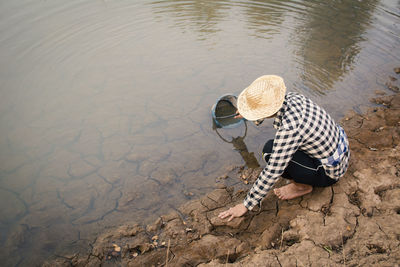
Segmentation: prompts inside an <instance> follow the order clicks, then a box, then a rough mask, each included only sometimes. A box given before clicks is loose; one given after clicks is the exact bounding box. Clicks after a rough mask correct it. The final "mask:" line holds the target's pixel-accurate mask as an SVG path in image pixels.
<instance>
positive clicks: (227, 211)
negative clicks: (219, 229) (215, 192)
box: [218, 209, 232, 219]
mask: <svg viewBox="0 0 400 267" xmlns="http://www.w3.org/2000/svg"><path fill="white" fill-rule="evenodd" d="M229 215H232V213H231V209H229V210H226V211H223V212H221V213H220V214H219V215H218V217H219V218H221V219H225V218H226V217H228V216H229Z"/></svg>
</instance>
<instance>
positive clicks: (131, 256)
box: [44, 75, 400, 267]
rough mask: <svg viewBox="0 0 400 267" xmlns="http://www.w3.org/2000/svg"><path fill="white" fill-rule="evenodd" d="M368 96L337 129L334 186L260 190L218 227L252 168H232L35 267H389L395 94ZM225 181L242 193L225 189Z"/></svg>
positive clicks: (399, 163)
mask: <svg viewBox="0 0 400 267" xmlns="http://www.w3.org/2000/svg"><path fill="white" fill-rule="evenodd" d="M398 76H399V75H398ZM397 78H398V77H397ZM395 79H396V78H395V77H391V81H392V82H393V81H395ZM388 87H389V89H391V90H393V91H396V90H398V88H397V87H396V86H394V85H393V84H391V83H390V84H388ZM390 87H391V88H390ZM377 94H381V96H378V97H377V98H375V99H373V102H375V103H376V104H377V106H376V107H373V108H371V109H369V110H368V111H367V112H365V113H364V114H363V115H360V114H357V113H355V112H351V113H350V114H348V115H347V116H346V117H345V118H344V119H343V121H342V123H341V124H342V125H343V127H344V128H345V130H346V132H347V134H348V136H349V140H350V147H351V153H352V156H351V162H350V167H349V170H348V171H347V173H346V175H345V176H344V177H343V178H342V179H341V180H340V182H338V183H337V184H335V185H333V186H331V187H328V188H317V189H315V190H314V191H313V192H312V193H311V194H309V195H306V196H304V197H301V198H298V199H295V200H290V201H282V200H279V199H278V198H277V197H276V196H274V195H273V194H269V195H268V197H267V198H266V199H265V200H264V201H263V203H262V206H261V209H259V210H256V211H253V212H250V213H248V214H247V215H246V216H244V217H242V218H236V219H234V220H233V221H231V222H229V223H227V222H226V221H224V220H221V219H219V218H218V217H217V215H218V213H219V212H221V211H223V210H225V209H226V208H227V207H230V206H233V205H235V204H236V203H238V202H240V201H242V200H243V197H244V196H245V194H246V192H247V188H248V187H250V185H251V184H252V182H253V181H254V180H255V179H256V177H257V175H258V173H259V172H260V170H261V169H260V168H258V169H245V168H244V167H240V166H232V168H230V169H229V170H227V172H226V176H222V177H218V178H217V179H216V181H217V183H216V189H215V190H214V191H213V192H211V193H209V194H208V195H206V196H204V197H203V198H201V199H198V200H194V201H191V202H189V203H187V204H186V205H184V206H182V207H181V208H180V209H178V210H176V211H175V212H173V213H171V214H167V215H164V216H161V217H160V218H159V219H157V220H156V221H155V222H154V223H153V224H151V225H148V226H146V227H143V226H140V225H130V224H129V223H128V224H126V225H124V226H121V227H119V228H117V229H111V230H108V231H106V232H105V233H104V234H102V235H101V236H99V237H98V238H97V239H96V240H95V241H94V242H93V244H92V247H91V248H89V249H88V251H87V253H86V254H84V255H82V254H75V255H64V256H62V257H61V256H60V257H58V258H56V259H53V260H49V261H48V262H46V263H45V264H44V265H45V266H55V265H59V266H70V265H73V266H99V265H102V266H120V265H121V266H203V267H205V266H226V265H229V266H398V265H397V264H398V263H399V262H400V227H399V225H400V94H399V93H397V94H394V95H383V92H377ZM225 179H237V180H238V181H241V182H242V187H241V186H237V187H235V188H231V187H226V186H225V185H224V180H225Z"/></svg>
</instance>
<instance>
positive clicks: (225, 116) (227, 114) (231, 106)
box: [211, 94, 245, 128]
mask: <svg viewBox="0 0 400 267" xmlns="http://www.w3.org/2000/svg"><path fill="white" fill-rule="evenodd" d="M236 102H237V97H236V96H234V95H230V94H227V95H223V96H221V97H220V98H219V99H218V100H217V102H216V103H215V104H214V105H213V107H212V109H211V115H212V117H213V121H214V123H215V126H216V127H217V128H234V127H237V126H239V125H240V124H241V123H243V121H244V120H245V119H244V118H235V116H236V115H238V113H237V107H236Z"/></svg>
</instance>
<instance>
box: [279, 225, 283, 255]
mask: <svg viewBox="0 0 400 267" xmlns="http://www.w3.org/2000/svg"><path fill="white" fill-rule="evenodd" d="M282 243H283V228H282V233H281V245H280V247H279V250H282Z"/></svg>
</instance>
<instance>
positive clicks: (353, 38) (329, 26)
mask: <svg viewBox="0 0 400 267" xmlns="http://www.w3.org/2000/svg"><path fill="white" fill-rule="evenodd" d="M377 3H378V1H347V2H346V1H344V2H341V1H326V2H321V3H318V2H316V1H314V3H312V4H310V6H309V7H308V10H309V12H308V13H307V14H306V15H304V16H303V17H302V20H303V21H304V23H303V24H301V25H299V26H300V27H298V28H297V30H298V31H297V33H296V37H295V38H296V39H297V40H296V43H297V45H298V49H299V50H298V51H297V53H299V54H300V55H301V58H298V59H299V60H303V68H304V73H303V75H302V76H303V77H302V78H303V79H302V80H304V81H305V82H304V84H305V86H307V87H309V88H310V89H311V90H313V91H316V92H319V93H324V92H326V91H327V90H330V89H331V88H332V87H333V85H334V83H335V82H336V81H338V80H339V79H340V78H341V77H342V76H343V75H344V74H345V73H347V72H348V71H350V70H351V69H352V68H353V65H354V60H355V58H356V56H357V55H358V53H359V52H360V50H361V44H362V42H363V41H365V40H366V39H365V36H364V34H365V32H366V29H367V27H368V26H369V24H370V23H371V16H372V13H373V11H374V10H375V8H376V5H377Z"/></svg>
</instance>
